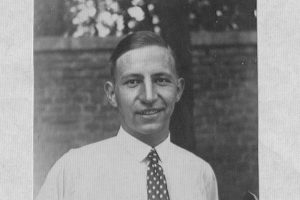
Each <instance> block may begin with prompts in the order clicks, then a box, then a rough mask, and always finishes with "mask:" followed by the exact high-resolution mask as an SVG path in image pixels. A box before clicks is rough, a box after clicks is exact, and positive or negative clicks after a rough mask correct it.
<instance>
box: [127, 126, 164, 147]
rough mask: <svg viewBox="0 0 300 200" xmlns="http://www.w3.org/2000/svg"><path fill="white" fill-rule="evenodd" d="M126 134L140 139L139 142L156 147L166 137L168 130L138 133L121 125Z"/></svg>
mask: <svg viewBox="0 0 300 200" xmlns="http://www.w3.org/2000/svg"><path fill="white" fill-rule="evenodd" d="M122 128H123V129H124V130H125V131H126V132H127V133H128V134H130V135H131V136H133V137H135V138H136V139H138V140H140V141H141V142H143V143H145V144H147V145H149V146H151V147H153V148H154V147H156V146H157V145H159V144H160V143H162V142H163V141H165V140H166V139H167V138H168V135H169V130H167V131H163V132H153V133H138V132H134V131H130V130H127V129H126V127H122Z"/></svg>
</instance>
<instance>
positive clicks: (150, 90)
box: [141, 80, 157, 103]
mask: <svg viewBox="0 0 300 200" xmlns="http://www.w3.org/2000/svg"><path fill="white" fill-rule="evenodd" d="M142 90H143V91H142V92H141V100H142V101H143V102H144V103H153V102H154V101H155V100H156V99H157V92H156V90H155V88H154V84H153V83H152V80H145V81H144V87H142Z"/></svg>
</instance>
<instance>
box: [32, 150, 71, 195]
mask: <svg viewBox="0 0 300 200" xmlns="http://www.w3.org/2000/svg"><path fill="white" fill-rule="evenodd" d="M66 157H67V156H66V155H64V156H63V157H62V158H60V159H59V160H58V161H57V162H56V163H55V164H54V166H53V167H52V168H51V170H50V172H49V173H48V175H47V177H46V180H45V182H44V184H43V185H42V187H41V189H40V191H39V193H38V195H37V197H36V200H62V199H64V196H65V193H66V173H65V171H66V170H65V167H66V165H65V163H66Z"/></svg>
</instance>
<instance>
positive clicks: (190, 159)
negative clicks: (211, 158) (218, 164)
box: [172, 144, 214, 176]
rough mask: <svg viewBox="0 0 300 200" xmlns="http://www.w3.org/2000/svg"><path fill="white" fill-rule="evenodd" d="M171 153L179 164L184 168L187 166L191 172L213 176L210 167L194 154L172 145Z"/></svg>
mask: <svg viewBox="0 0 300 200" xmlns="http://www.w3.org/2000/svg"><path fill="white" fill-rule="evenodd" d="M172 152H173V154H174V156H175V157H177V158H178V159H180V160H181V163H183V164H184V165H185V167H187V166H188V167H189V168H191V170H193V171H194V170H195V171H198V172H202V173H203V174H207V175H208V176H212V175H214V172H213V169H212V167H211V165H210V164H209V163H208V162H207V161H205V160H204V159H202V158H201V157H199V156H197V155H195V154H194V153H192V152H190V151H188V150H186V149H184V148H182V147H179V146H177V145H175V144H172Z"/></svg>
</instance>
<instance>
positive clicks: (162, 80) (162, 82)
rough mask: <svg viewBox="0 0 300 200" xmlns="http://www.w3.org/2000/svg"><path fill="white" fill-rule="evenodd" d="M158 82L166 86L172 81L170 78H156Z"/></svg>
mask: <svg viewBox="0 0 300 200" xmlns="http://www.w3.org/2000/svg"><path fill="white" fill-rule="evenodd" d="M156 83H157V84H159V85H161V86H165V85H167V84H168V83H170V80H169V79H166V78H157V79H156Z"/></svg>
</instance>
